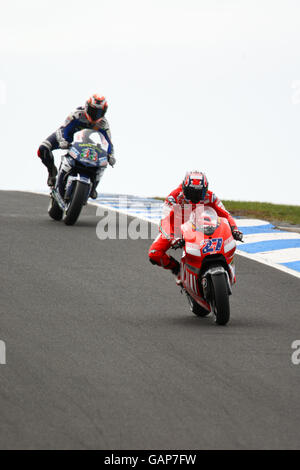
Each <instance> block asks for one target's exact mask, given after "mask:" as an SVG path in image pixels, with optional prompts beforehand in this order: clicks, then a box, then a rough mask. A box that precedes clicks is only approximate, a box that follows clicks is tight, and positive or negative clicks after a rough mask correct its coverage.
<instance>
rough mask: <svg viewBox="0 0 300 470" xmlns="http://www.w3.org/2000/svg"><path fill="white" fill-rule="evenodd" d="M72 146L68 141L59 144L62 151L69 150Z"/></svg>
mask: <svg viewBox="0 0 300 470" xmlns="http://www.w3.org/2000/svg"><path fill="white" fill-rule="evenodd" d="M69 146H70V143H69V142H68V141H67V140H61V141H60V142H59V147H60V148H61V149H62V150H67V149H68V148H69Z"/></svg>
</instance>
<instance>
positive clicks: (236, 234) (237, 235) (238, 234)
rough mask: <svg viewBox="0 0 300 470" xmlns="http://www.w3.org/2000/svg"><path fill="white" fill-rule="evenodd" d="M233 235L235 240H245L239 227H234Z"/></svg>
mask: <svg viewBox="0 0 300 470" xmlns="http://www.w3.org/2000/svg"><path fill="white" fill-rule="evenodd" d="M232 236H233V238H234V239H235V240H237V241H238V242H242V241H243V232H240V231H239V230H237V229H234V230H232Z"/></svg>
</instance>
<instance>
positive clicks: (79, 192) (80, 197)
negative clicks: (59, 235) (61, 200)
mask: <svg viewBox="0 0 300 470" xmlns="http://www.w3.org/2000/svg"><path fill="white" fill-rule="evenodd" d="M88 191H89V186H88V185H87V184H85V183H81V182H80V181H77V182H76V186H75V189H74V191H73V194H72V196H71V201H70V204H68V207H67V209H66V210H65V213H64V217H63V220H64V223H65V224H66V225H74V224H75V222H76V221H77V219H78V217H79V215H80V212H81V209H82V206H83V204H84V202H85V201H86V200H87V196H88Z"/></svg>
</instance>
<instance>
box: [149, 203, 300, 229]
mask: <svg viewBox="0 0 300 470" xmlns="http://www.w3.org/2000/svg"><path fill="white" fill-rule="evenodd" d="M157 199H163V198H160V197H159V198H157ZM222 202H223V204H224V206H225V207H226V209H227V210H228V211H229V212H230V213H231V214H232V215H233V216H241V217H249V218H253V219H263V220H267V221H270V222H281V223H284V222H287V223H289V224H295V225H300V206H288V205H285V204H272V203H269V202H251V201H225V200H222Z"/></svg>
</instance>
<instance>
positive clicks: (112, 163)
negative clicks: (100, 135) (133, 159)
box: [108, 155, 117, 167]
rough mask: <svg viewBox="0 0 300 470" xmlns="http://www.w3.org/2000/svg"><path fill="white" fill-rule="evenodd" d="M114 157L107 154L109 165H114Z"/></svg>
mask: <svg viewBox="0 0 300 470" xmlns="http://www.w3.org/2000/svg"><path fill="white" fill-rule="evenodd" d="M116 161H117V160H116V159H115V157H114V156H113V155H108V163H109V164H110V166H112V167H114V165H115V164H116Z"/></svg>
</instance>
